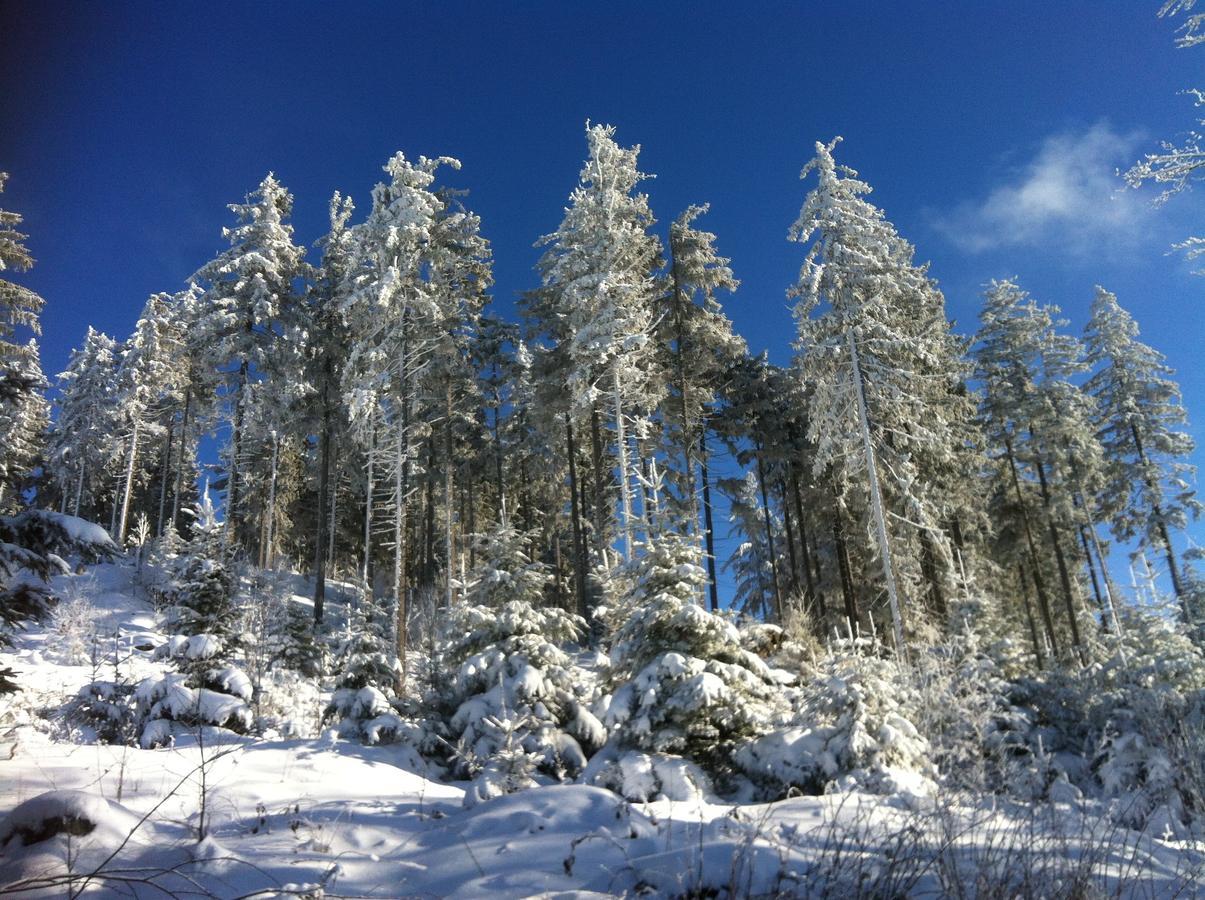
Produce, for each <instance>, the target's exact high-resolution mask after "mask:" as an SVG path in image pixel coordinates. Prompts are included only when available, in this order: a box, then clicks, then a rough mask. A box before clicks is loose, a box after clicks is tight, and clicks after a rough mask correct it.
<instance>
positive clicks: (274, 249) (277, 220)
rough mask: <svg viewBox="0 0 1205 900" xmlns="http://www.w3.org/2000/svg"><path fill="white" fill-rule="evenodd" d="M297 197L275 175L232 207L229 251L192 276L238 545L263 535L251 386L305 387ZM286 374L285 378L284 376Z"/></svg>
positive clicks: (196, 346) (198, 341) (196, 345)
mask: <svg viewBox="0 0 1205 900" xmlns="http://www.w3.org/2000/svg"><path fill="white" fill-rule="evenodd" d="M292 209H293V196H292V195H291V194H290V193H289V192H288V191H287V190H286V189H285V188H284V186H283V185H281V183H280V182H279V181H277V180H276V177H275V176H274V175H272V174H271V173H269V174H268V176H267V177H266V178H265V179H264V180H263V181H262V182H260V185H259V187H258V188H257V189H256V190H255V191H254V192H252V193H251V194H250V195H248V197H247V198H246V200H245V202H243V203H234V204H231V205H230V210H231V212H233V213H234V214H235V217H236V219H237V224H235V225H234V226H233V227H229V228H224V229H223V230H222V234H223V236H224V237H225V238H226V239H227V240H228V241H229V242H230V248H229V249H228V250H225V251H223V252H222V253H221V254H219V255H218V256H217V257H216V258H215V259H213V260H212V261H210V262H208V263H206V264H205V265H204V266H202V267H201V268H200V269H199V270H198V271H197V273H196V275H195V276H194V278H195V280H196V281H197V282H198V283H199V284H201V285H202V286H203V287H204V289H205V291H204V294H203V295H202V297H201V298H200V300H199V301H198V303H197V305H196V311H195V314H194V318H193V322H192V328H191V329H190V331H189V335H188V337H189V343H190V350H191V351H192V352H193V353H194V354H195V356H196V358H197V361H198V364H199V366H200V367H201V368H203V369H207V370H213V371H217V372H221V373H222V377H221V379H220V380H219V382H218V383H217V385H216V393H215V396H213V397H212V398H211V399H212V400H214V401H216V403H217V404H218V406H219V407H220V408H221V410H222V416H223V418H224V419H225V420H226V422H227V423H228V425H229V427H230V434H229V441H228V443H227V446H226V448H225V451H224V458H225V469H226V478H225V485H226V513H225V522H226V524H227V530H228V534H229V537H230V539H231V541H232V543H234V544H235V545H236V546H238V545H243V544H245V543H246V542H247V541H248V540H249V539H250V537H252V536H254V535H255V534H256V533H257V528H256V526H258V525H259V523H258V522H255V523H250V522H248V521H247V520H248V518H249V517H248V515H247V510H246V509H245V508H244V496H245V494H246V491H245V490H244V484H243V482H244V480H245V478H246V472H245V471H244V470H245V469H248V468H251V467H252V463H253V462H254V463H256V464H258V465H259V466H260V467H263V466H264V463H265V460H264V459H263V457H262V455H261V456H260V457H259V458H257V459H255V460H252V459H250V458H248V457H249V455H250V453H251V451H252V450H253V449H262V448H251V447H248V446H247V441H246V440H245V431H246V427H247V423H248V421H249V416H248V408H247V404H248V399H249V397H248V391H247V386H248V385H249V384H251V383H252V382H253V381H257V380H260V379H262V378H265V377H271V376H278V377H277V378H276V379H275V380H276V382H277V387H279V388H280V389H281V390H282V391H283V390H285V389H289V388H291V389H293V390H298V389H303V388H304V386H303V385H301V384H300V379H299V378H297V377H296V370H297V368H298V367H299V359H300V355H301V352H302V348H303V344H304V338H305V329H304V317H303V316H302V304H301V301H300V298H299V297H298V295H297V292H296V290H295V284H294V282H295V281H297V280H298V279H299V278H302V277H305V276H306V275H307V274H308V270H307V267H306V264H305V262H304V257H305V248H304V247H299V246H297V245H296V244H294V243H293V226H292V225H291V224H289V221H288V219H289V216H290V214H291V213H292ZM279 376H283V377H279Z"/></svg>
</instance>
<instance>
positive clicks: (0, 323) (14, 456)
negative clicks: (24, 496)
mask: <svg viewBox="0 0 1205 900" xmlns="http://www.w3.org/2000/svg"><path fill="white" fill-rule="evenodd" d="M7 181H8V173H7V172H0V192H3V190H4V186H5V183H6V182H7ZM21 221H22V216H21V215H20V213H15V212H10V211H9V210H4V209H0V273H2V272H5V271H8V270H12V271H16V272H25V271H28V270H29V269H30V268H31V267H32V266H33V264H34V259H33V256H32V255H31V254H30V252H29V249H28V248H27V247H26V246H25V239H26V235H25V234H23V233H21V232H20V231H18V228H19V227H20V225H21ZM44 302H45V301H43V300H42V298H41V297H39V296H38V295H37V294H36V293H34V292H33V291H31V290H30V289H29V288H27V287H25V286H23V285H20V284H17V283H16V282H13V281H9V280H8V279H7V278H2V277H0V510H2V509H4V508H6V507H10V506H12V504H13V503H14V501H15V500H16V499H17V496H18V494H19V492H20V490H21V488H22V487H23V486H24V481H23V480H24V478H25V477H26V475H27V474H28V473H29V470H30V468H32V466H33V465H34V464H35V463H36V462H37V461H38V459H39V458H40V455H41V452H42V446H43V441H44V439H45V434H44V432H45V428H46V424H47V421H48V417H47V406H46V401H45V399H44V397H43V392H44V391H45V389H46V378H45V376H44V375H43V374H42V366H41V363H40V361H39V358H38V345H37V343H36V342H35V341H34V340H33V339H32V338H29V339H28V340H22V333H24V334H33V335H37V334H40V333H41V326H40V324H39V315H40V314H41V311H42V306H43V304H44Z"/></svg>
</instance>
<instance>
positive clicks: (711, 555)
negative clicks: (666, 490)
mask: <svg viewBox="0 0 1205 900" xmlns="http://www.w3.org/2000/svg"><path fill="white" fill-rule="evenodd" d="M699 470H700V471H699V474H700V476H701V477H702V480H703V538H704V544H705V546H706V548H707V593H708V597H709V600H710V602H711V611H712V612H719V609H720V596H719V583H718V580H717V578H716V571H715V530H714V528H713V527H712V519H711V475H710V474H709V473H708V471H707V429H706V428H703V429H700V433H699Z"/></svg>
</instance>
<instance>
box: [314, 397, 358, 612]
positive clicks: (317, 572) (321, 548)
mask: <svg viewBox="0 0 1205 900" xmlns="http://www.w3.org/2000/svg"><path fill="white" fill-rule="evenodd" d="M328 383H329V382H327V383H324V384H323V386H322V395H323V396H322V432H321V433H320V434H319V435H318V527H317V528H316V529H315V533H314V625H315V626H318V625H321V624H322V616H323V612H324V610H325V606H326V556H327V549H328V548H327V541H326V540H324V538H326V536H327V535H328V534H329V533H328V532H327V529H326V516H327V504H328V503H329V502H330V467H331V459H330V456H331V404H330V398H329V396H328V395H327V391H328V387H327V384H328ZM371 465H372V463H369V466H371ZM364 549H365V554H364V558H365V559H367V558H368V553H367V550H368V544H367V543H365V545H364Z"/></svg>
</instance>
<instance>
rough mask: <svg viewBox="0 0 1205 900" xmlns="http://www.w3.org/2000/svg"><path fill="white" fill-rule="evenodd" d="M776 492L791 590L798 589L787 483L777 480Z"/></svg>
mask: <svg viewBox="0 0 1205 900" xmlns="http://www.w3.org/2000/svg"><path fill="white" fill-rule="evenodd" d="M778 493H779V496H781V497H782V521H783V524H784V525H786V528H787V558H788V559H789V560H790V562H791V590H792V592H793V593H794V592H797V591H798V590H799V557H798V556H796V554H795V523H794V522H792V521H791V503H790V498H789V497H788V496H787V485H786V482H784V481H783V480H782V479H779V481H778Z"/></svg>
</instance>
